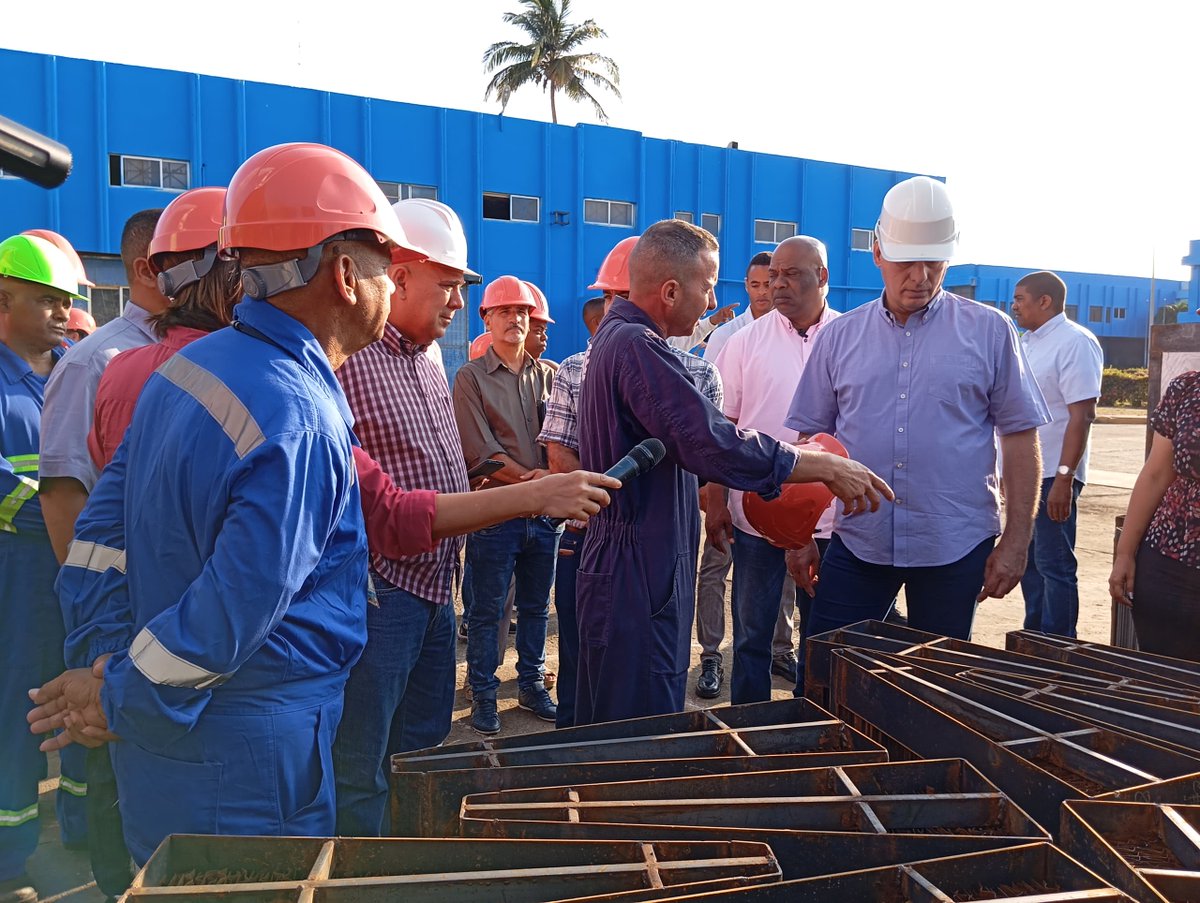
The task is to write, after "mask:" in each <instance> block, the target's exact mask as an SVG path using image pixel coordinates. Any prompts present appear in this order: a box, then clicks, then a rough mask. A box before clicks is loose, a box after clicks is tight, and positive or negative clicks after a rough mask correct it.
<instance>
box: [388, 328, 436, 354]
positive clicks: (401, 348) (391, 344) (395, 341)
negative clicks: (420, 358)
mask: <svg viewBox="0 0 1200 903" xmlns="http://www.w3.org/2000/svg"><path fill="white" fill-rule="evenodd" d="M380 341H381V342H383V347H384V348H386V349H387V350H388V351H390V352H392V354H402V355H404V356H405V357H415V356H416V355H418V354H421V353H422V352H425V351H428V350H429V346H430V345H431V344H433V343H432V342H429V343H426V344H424V345H418V344H417V343H416V342H414V341H413V340H412V339H410V338H409V337H408V336H406V335H405V334H404V333H402V332H401V331H400V330H399V329H397V328H396V327H395V326H393V325H392V324H391V323H386V324H384V327H383V338H382V339H380Z"/></svg>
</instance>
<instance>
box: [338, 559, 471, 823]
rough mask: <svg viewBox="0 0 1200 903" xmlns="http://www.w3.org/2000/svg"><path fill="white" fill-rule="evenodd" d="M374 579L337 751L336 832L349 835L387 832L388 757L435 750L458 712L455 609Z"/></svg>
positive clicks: (377, 577) (351, 674)
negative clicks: (363, 639) (363, 642)
mask: <svg viewBox="0 0 1200 903" xmlns="http://www.w3.org/2000/svg"><path fill="white" fill-rule="evenodd" d="M372 579H373V580H374V581H375V591H376V593H377V594H378V596H379V605H378V607H376V606H374V605H368V606H367V646H366V648H365V649H364V650H363V654H362V658H360V659H359V660H358V663H357V664H356V665H355V666H354V667H353V668H352V669H351V671H350V679H349V681H347V683H346V694H345V713H344V715H343V718H342V729H341V730H339V731H338V736H337V742H336V743H334V746H333V770H334V776H335V777H336V779H337V832H338V834H340V835H344V836H350V837H376V836H378V835H379V834H380V833H381V832H383V831H385V829H386V827H387V819H386V818H385V814H384V813H385V810H386V808H387V799H388V780H387V778H388V773H389V765H388V763H389V761H390V759H391V757H392V756H393V755H395V754H396V753H401V752H409V751H411V750H414V749H425V748H426V747H430V746H437V745H438V744H439V743H441V742H442V741H443V740H445V739H446V735H447V734H449V733H450V719H451V717H452V716H453V713H454V652H455V648H454V641H455V633H454V606H453V605H448V604H447V605H438V604H436V603H433V602H429V601H427V600H425V599H422V598H421V597H419V596H414V595H413V594H412V593H410V592H406V591H405V590H402V589H399V588H397V587H395V586H392V585H391V584H390V583H388V582H387V581H386V580H384V579H383V578H381V577H380V576H379V575H378V574H373V575H372Z"/></svg>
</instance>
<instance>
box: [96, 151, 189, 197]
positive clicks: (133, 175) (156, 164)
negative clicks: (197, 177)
mask: <svg viewBox="0 0 1200 903" xmlns="http://www.w3.org/2000/svg"><path fill="white" fill-rule="evenodd" d="M191 169H192V167H191V164H190V163H188V162H187V160H165V159H162V158H160V157H128V156H125V155H124V154H109V155H108V175H109V179H108V180H109V182H110V184H113V185H125V186H133V187H137V188H161V189H163V190H164V191H187V190H188V189H189V188H191V187H192V173H191Z"/></svg>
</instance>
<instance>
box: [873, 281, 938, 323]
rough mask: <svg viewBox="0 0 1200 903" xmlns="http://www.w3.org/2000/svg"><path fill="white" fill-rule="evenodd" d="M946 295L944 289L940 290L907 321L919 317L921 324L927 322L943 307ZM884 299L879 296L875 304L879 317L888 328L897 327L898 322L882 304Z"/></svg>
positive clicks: (885, 305)
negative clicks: (885, 322) (884, 321)
mask: <svg viewBox="0 0 1200 903" xmlns="http://www.w3.org/2000/svg"><path fill="white" fill-rule="evenodd" d="M947 294H948V293H947V292H946V290H945V289H941V290H940V291H939V292H938V293H937V294H936V295H934V296H933V297H932V298H931V299H930V301H929V303H928V304H926V305H925V306H924V307H922V308H921V309H920V310H915V311H913V312H912V313H911V314H909V315H908V318H909V320H911V319H912V318H913V317H920V319H921V322H922V323H926V322H928V321H929V318H930V317H933V316H936V315H937V312H938V311H939V310H941V309H942V307H944V306H945V305H944V304H943V302H944V300H945V298H946V295H947ZM885 297H886V296H885V295H880V296H879V300H878V301H877V302H876V303H877V304H878V305H879V312H880V315H881V316H882V317H883V318H884V320H886V321H887V324H888V325H889V326H899V325H900V322H899V321H898V320H897V319H896V318H895V317H894V316H892V312H891V311H890V310H888V309H887V304H885V303H884V298H885Z"/></svg>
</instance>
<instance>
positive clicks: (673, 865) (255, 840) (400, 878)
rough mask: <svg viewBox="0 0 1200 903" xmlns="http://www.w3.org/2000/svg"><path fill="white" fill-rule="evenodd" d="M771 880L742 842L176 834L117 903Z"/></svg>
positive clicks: (641, 894)
mask: <svg viewBox="0 0 1200 903" xmlns="http://www.w3.org/2000/svg"><path fill="white" fill-rule="evenodd" d="M779 878H780V869H779V864H778V862H776V860H775V857H774V855H773V854H772V853H771V850H770V848H769V847H767V846H766V845H765V844H761V843H747V842H741V841H718V842H712V843H674V842H669V841H668V842H657V841H655V842H646V843H643V842H637V841H575V840H464V839H460V838H443V839H411V838H385V839H350V838H332V839H329V838H308V837H230V836H197V835H173V836H171V837H168V838H167V839H166V840H165V841H163V844H162V845H161V846H160V847H159V848H158V850H156V851H155V853H154V855H153V856H151V858H150V861H149V862H147V863H146V866H145V868H143V869H142V871H141V872H140V873H139V874H138V875H137V877H136V878H135V879H134V881H133V884H132V886H131V887H130V889H129V891H128V892H127V893H126V894H125V896H124V897H122V900H123V901H127V903H145V901H167V900H170V901H174V903H184V901H192V900H195V901H198V903H199V901H212V900H227V901H232V903H276V901H278V903H284V901H286V903H346V901H353V903H375V901H384V900H388V901H394V900H398V899H403V900H404V901H405V903H445V901H447V900H455V901H478V903H490V901H495V900H501V899H502V900H504V901H506V903H520V901H525V903H538V901H551V900H553V901H564V900H582V899H587V900H593V899H594V900H609V899H612V900H627V901H632V900H643V899H662V898H664V897H669V896H675V895H678V894H680V893H689V894H690V893H693V892H695V891H699V890H705V889H710V888H726V889H727V888H728V887H729V886H731V885H733V886H746V885H752V884H756V883H767V882H775V881H778V880H779ZM714 882H715V883H714Z"/></svg>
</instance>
